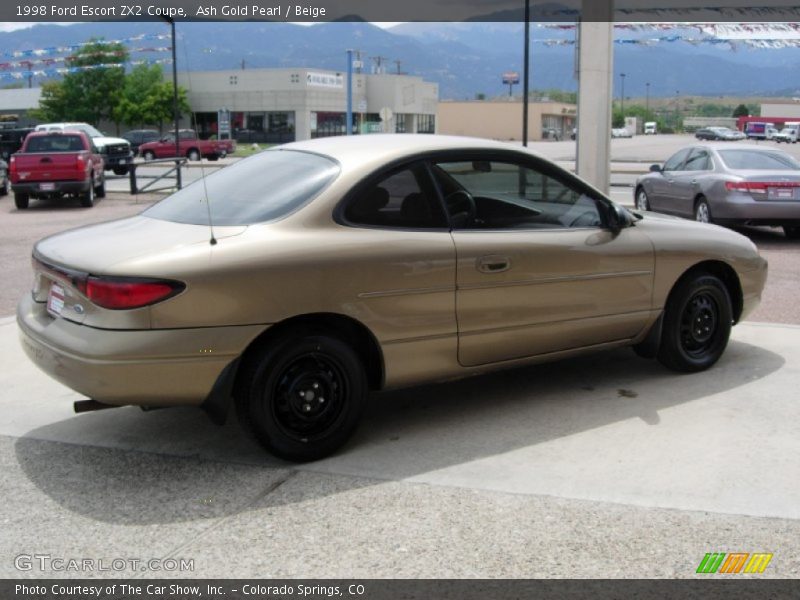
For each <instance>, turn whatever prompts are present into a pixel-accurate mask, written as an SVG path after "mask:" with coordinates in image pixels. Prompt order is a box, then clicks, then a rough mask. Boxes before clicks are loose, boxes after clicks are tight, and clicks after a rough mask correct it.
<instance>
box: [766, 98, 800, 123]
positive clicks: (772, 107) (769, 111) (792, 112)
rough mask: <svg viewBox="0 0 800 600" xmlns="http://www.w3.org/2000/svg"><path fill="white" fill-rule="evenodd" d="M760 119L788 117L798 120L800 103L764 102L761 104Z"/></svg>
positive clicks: (799, 117) (799, 118)
mask: <svg viewBox="0 0 800 600" xmlns="http://www.w3.org/2000/svg"><path fill="white" fill-rule="evenodd" d="M761 116H762V117H774V118H778V119H780V118H781V117H789V118H792V119H798V120H800V103H796V102H791V103H790V102H764V103H762V104H761Z"/></svg>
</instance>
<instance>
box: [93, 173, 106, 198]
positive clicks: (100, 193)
mask: <svg viewBox="0 0 800 600" xmlns="http://www.w3.org/2000/svg"><path fill="white" fill-rule="evenodd" d="M94 195H95V196H96V197H98V198H105V197H106V178H105V177H101V179H100V185H98V186H97V187H96V188H94Z"/></svg>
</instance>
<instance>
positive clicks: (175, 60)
mask: <svg viewBox="0 0 800 600" xmlns="http://www.w3.org/2000/svg"><path fill="white" fill-rule="evenodd" d="M161 20H162V21H166V22H167V23H169V26H170V33H171V34H172V113H173V116H174V118H175V158H178V157H179V156H180V155H181V148H180V139H179V137H178V132H179V130H180V113H179V112H178V58H177V56H178V55H177V49H176V44H175V20H174V19H173V18H172V17H169V16H166V15H161ZM181 183H182V182H181V165H180V163H178V162H176V163H175V184H176V186H177V188H178V189H181Z"/></svg>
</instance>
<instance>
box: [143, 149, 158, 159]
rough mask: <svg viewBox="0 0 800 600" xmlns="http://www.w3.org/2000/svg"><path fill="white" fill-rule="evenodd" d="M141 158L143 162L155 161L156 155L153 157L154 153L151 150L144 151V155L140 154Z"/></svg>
mask: <svg viewBox="0 0 800 600" xmlns="http://www.w3.org/2000/svg"><path fill="white" fill-rule="evenodd" d="M142 157H143V158H144V159H145V160H155V158H156V155H155V153H154V152H153V151H152V150H146V151H145V153H144V154H142Z"/></svg>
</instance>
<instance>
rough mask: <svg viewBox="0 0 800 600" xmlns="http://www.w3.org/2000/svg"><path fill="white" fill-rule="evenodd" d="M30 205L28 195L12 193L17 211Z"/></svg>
mask: <svg viewBox="0 0 800 600" xmlns="http://www.w3.org/2000/svg"><path fill="white" fill-rule="evenodd" d="M29 203H30V196H28V194H23V193H22V192H15V193H14V205H15V206H16V207H17V208H18V209H19V210H23V209H25V208H28V204H29Z"/></svg>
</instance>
